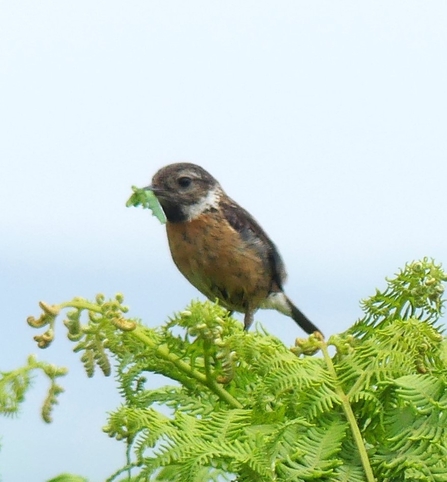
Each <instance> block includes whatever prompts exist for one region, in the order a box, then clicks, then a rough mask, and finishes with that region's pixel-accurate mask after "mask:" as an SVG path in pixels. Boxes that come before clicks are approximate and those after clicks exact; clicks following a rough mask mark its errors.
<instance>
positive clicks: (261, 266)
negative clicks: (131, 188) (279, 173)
mask: <svg viewBox="0 0 447 482" xmlns="http://www.w3.org/2000/svg"><path fill="white" fill-rule="evenodd" d="M144 189H146V190H150V191H152V192H153V193H154V195H155V197H156V198H157V199H158V201H159V203H160V205H161V207H162V209H163V211H164V213H165V216H166V232H167V237H168V244H169V248H170V251H171V256H172V259H173V261H174V263H175V265H176V266H177V268H178V269H179V271H180V272H181V273H182V274H183V275H184V276H185V278H186V279H187V280H188V281H189V282H190V283H191V284H192V285H193V286H195V288H197V289H198V290H199V291H200V292H201V293H202V294H204V295H205V296H206V297H207V298H208V299H210V300H211V301H216V300H218V302H219V304H220V305H221V306H223V307H224V308H226V309H227V310H229V311H230V312H231V313H232V312H234V311H236V312H239V313H243V314H244V330H245V331H247V330H248V329H249V328H250V326H251V325H252V323H253V319H254V313H255V312H256V311H257V310H258V309H274V310H277V311H278V312H280V313H283V314H284V315H287V316H289V317H291V318H292V319H293V320H294V321H295V322H296V323H297V324H298V325H299V326H300V327H301V328H302V329H303V330H304V331H305V332H306V333H308V334H312V333H315V332H318V333H321V331H320V330H319V329H318V328H317V327H316V326H315V325H314V324H313V323H312V322H311V321H310V320H309V319H308V318H307V317H306V315H304V313H302V312H301V311H300V310H299V309H298V308H297V307H296V306H295V305H294V304H293V303H292V301H291V300H290V299H289V298H288V297H287V295H286V294H285V292H284V289H283V285H284V282H285V280H286V270H285V265H284V263H283V261H282V258H281V256H280V254H279V252H278V249H277V248H276V246H275V244H274V243H273V241H272V240H271V239H270V237H269V236H268V235H267V234H266V232H265V231H264V230H263V229H262V228H261V226H260V225H259V223H258V222H257V221H256V220H255V219H254V217H253V216H252V215H251V214H250V213H249V212H248V211H246V210H245V209H244V208H242V207H241V206H240V205H239V204H237V203H236V202H235V201H233V199H231V198H230V197H229V196H228V195H227V194H226V193H225V191H224V190H223V188H222V186H221V185H220V184H219V182H218V181H217V180H216V179H215V178H214V177H213V176H212V175H211V174H210V173H209V172H207V171H206V170H205V169H203V168H202V167H200V166H198V165H196V164H192V163H189V162H179V163H174V164H169V165H167V166H165V167H162V168H161V169H160V170H158V171H157V172H156V173H155V175H154V176H153V178H152V181H151V184H150V185H149V186H147V187H145V188H144Z"/></svg>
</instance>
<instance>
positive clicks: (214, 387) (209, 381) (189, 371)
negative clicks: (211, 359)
mask: <svg viewBox="0 0 447 482" xmlns="http://www.w3.org/2000/svg"><path fill="white" fill-rule="evenodd" d="M131 333H133V334H134V335H135V336H136V337H137V338H138V339H139V340H140V341H142V342H143V343H144V344H145V345H148V346H150V347H152V348H155V351H156V355H157V356H159V357H160V358H163V360H166V361H169V362H170V363H172V364H173V365H175V366H176V367H177V368H178V369H179V370H180V371H181V372H183V373H185V374H186V375H188V376H189V377H191V378H194V379H195V380H197V381H198V382H199V383H201V384H202V385H205V386H206V387H208V388H209V389H210V390H211V391H212V392H214V393H215V394H216V395H217V396H218V397H219V398H220V399H221V400H223V401H225V402H226V403H228V405H230V407H232V408H243V405H242V404H241V403H240V402H239V400H237V399H236V398H234V397H233V396H232V395H231V394H230V393H228V392H227V391H226V390H225V389H224V388H223V387H222V386H221V385H219V384H218V383H217V382H216V381H215V380H214V379H213V377H212V376H211V375H209V374H208V371H209V369H210V368H209V366H208V368H207V363H208V362H207V355H206V354H205V371H206V375H204V374H203V373H201V372H199V371H198V370H195V369H194V368H192V367H191V366H190V365H188V363H185V362H184V361H183V360H181V359H180V358H179V357H178V356H177V355H175V354H173V353H171V352H170V351H169V350H168V349H167V348H166V347H163V346H156V344H155V343H154V342H153V341H152V340H151V339H150V338H149V337H148V336H146V334H145V333H144V328H143V327H141V326H137V327H136V328H135V330H133V331H132V332H131Z"/></svg>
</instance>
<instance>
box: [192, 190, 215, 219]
mask: <svg viewBox="0 0 447 482" xmlns="http://www.w3.org/2000/svg"><path fill="white" fill-rule="evenodd" d="M221 194H222V190H221V189H220V187H218V186H217V187H215V188H214V189H211V190H210V191H208V193H207V194H206V196H204V197H203V198H201V199H200V200H199V201H198V202H196V203H195V204H191V205H190V206H188V208H187V212H186V214H187V216H188V220H189V221H192V220H193V219H196V218H198V217H199V216H200V215H201V214H203V213H204V212H205V211H207V210H208V209H210V208H216V209H217V208H218V206H219V199H220V196H221Z"/></svg>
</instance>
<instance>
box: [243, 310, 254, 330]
mask: <svg viewBox="0 0 447 482" xmlns="http://www.w3.org/2000/svg"><path fill="white" fill-rule="evenodd" d="M253 315H254V312H253V310H250V309H248V310H247V311H246V312H245V316H244V331H248V330H249V328H250V326H251V325H252V324H253V320H254V316H253Z"/></svg>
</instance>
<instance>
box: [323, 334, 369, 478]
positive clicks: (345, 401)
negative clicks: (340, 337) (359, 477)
mask: <svg viewBox="0 0 447 482" xmlns="http://www.w3.org/2000/svg"><path fill="white" fill-rule="evenodd" d="M320 347H321V351H322V353H323V357H324V361H325V362H326V366H327V368H328V370H329V372H330V374H331V376H332V378H333V380H334V382H335V383H334V386H335V391H336V393H337V395H338V397H339V399H340V402H341V405H342V407H343V411H344V412H345V415H346V418H347V420H348V423H349V426H350V427H351V431H352V435H353V437H354V441H355V444H356V445H357V449H358V451H359V455H360V460H361V461H362V465H363V470H364V471H365V475H366V480H367V481H368V482H375V480H376V479H375V477H374V474H373V471H372V468H371V464H370V463H369V457H368V453H367V451H366V447H365V443H364V441H363V437H362V434H361V432H360V429H359V426H358V425H357V421H356V419H355V415H354V412H353V410H352V407H351V404H350V403H349V398H348V396H347V395H346V394H345V392H344V391H343V389H342V388H341V384H340V381H339V378H338V375H337V372H336V370H335V367H334V364H333V363H332V358H331V357H330V355H329V352H328V349H327V347H328V346H327V343H326V342H324V341H323V342H322V343H321V345H320Z"/></svg>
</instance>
